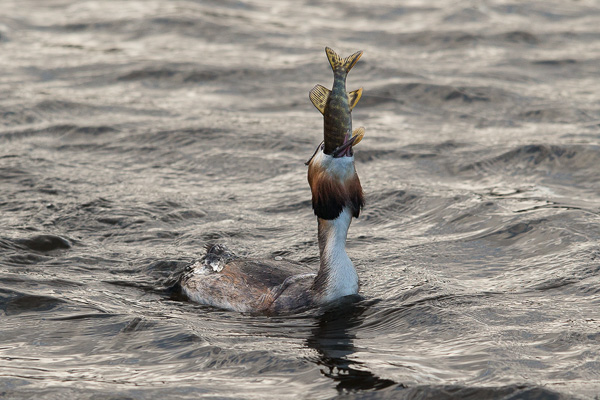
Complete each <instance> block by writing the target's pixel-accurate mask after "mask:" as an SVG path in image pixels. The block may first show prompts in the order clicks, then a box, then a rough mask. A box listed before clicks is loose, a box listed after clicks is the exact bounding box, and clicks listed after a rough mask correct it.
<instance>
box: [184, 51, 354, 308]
mask: <svg viewBox="0 0 600 400" xmlns="http://www.w3.org/2000/svg"><path fill="white" fill-rule="evenodd" d="M325 51H326V53H327V58H328V59H329V63H330V64H331V68H332V69H333V74H334V82H333V88H332V90H331V91H329V90H328V89H326V88H325V87H323V86H320V85H317V86H315V87H314V88H313V89H312V90H311V91H310V99H311V101H312V102H313V104H314V105H315V107H317V109H318V110H319V111H321V113H322V114H323V117H324V120H325V124H324V126H325V129H324V140H323V143H321V144H320V145H319V146H318V147H317V150H316V151H315V153H314V154H313V156H312V157H311V158H310V160H309V161H308V162H307V164H308V183H309V185H310V188H311V192H312V205H313V210H314V212H315V214H316V216H317V223H318V241H319V256H320V267H319V270H318V271H317V272H316V273H315V272H314V270H313V269H312V268H310V267H308V266H306V265H304V264H300V263H295V262H291V261H285V260H254V259H246V258H241V257H237V256H235V255H234V254H233V253H231V252H230V251H229V250H227V249H226V248H225V247H224V246H221V245H210V246H207V251H206V255H205V256H204V257H203V258H202V259H201V260H200V261H199V262H197V263H196V264H194V265H192V266H191V267H190V268H189V270H188V271H186V273H185V274H184V275H183V277H182V279H181V282H180V285H181V288H182V290H183V292H184V293H185V294H186V295H187V296H188V298H189V299H190V300H192V301H195V302H198V303H201V304H206V305H211V306H216V307H220V308H225V309H229V310H234V311H241V312H258V313H268V314H273V313H289V312H295V311H299V310H302V309H306V308H310V307H315V306H320V305H323V304H326V303H328V302H331V301H334V300H336V299H340V298H342V297H345V296H350V295H355V294H357V293H358V287H359V284H358V274H357V273H356V269H355V268H354V265H353V264H352V261H351V260H350V258H349V257H348V254H347V253H346V236H347V234H348V228H349V227H350V222H351V221H352V217H355V218H356V217H358V215H359V213H360V210H361V208H362V207H363V205H364V200H363V193H362V187H361V185H360V180H359V179H358V175H357V174H356V169H355V167H354V152H353V149H352V147H353V146H355V145H356V144H358V142H360V141H361V140H362V138H363V136H364V128H359V129H357V130H356V131H354V132H352V116H351V114H350V113H351V111H352V109H353V108H354V106H355V105H356V103H357V102H358V100H359V99H360V97H361V94H362V89H358V90H355V91H353V92H350V93H347V92H346V75H347V74H348V71H350V69H351V68H352V67H353V66H354V65H355V64H356V62H357V61H358V59H359V58H360V56H361V55H362V51H359V52H357V53H354V54H353V55H351V56H350V57H348V58H345V59H342V58H341V57H340V56H338V55H337V54H336V53H335V52H334V51H333V50H331V49H330V48H326V49H325Z"/></svg>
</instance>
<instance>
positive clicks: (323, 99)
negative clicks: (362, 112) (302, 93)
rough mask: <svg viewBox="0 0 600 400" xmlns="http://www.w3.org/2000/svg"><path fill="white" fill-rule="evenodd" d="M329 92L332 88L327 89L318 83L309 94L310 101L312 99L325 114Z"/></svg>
mask: <svg viewBox="0 0 600 400" xmlns="http://www.w3.org/2000/svg"><path fill="white" fill-rule="evenodd" d="M329 93H331V90H329V89H327V88H326V87H325V86H322V85H316V86H315V87H314V88H312V89H311V91H310V93H309V95H308V97H310V101H312V103H313V104H314V106H315V107H317V110H319V111H321V114H323V115H325V105H326V104H327V99H328V98H329ZM359 97H360V96H359Z"/></svg>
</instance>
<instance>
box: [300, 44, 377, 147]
mask: <svg viewBox="0 0 600 400" xmlns="http://www.w3.org/2000/svg"><path fill="white" fill-rule="evenodd" d="M325 53H326V54H327V59H328V60H329V64H331V69H332V70H333V87H332V89H331V90H329V89H327V88H326V87H324V86H322V85H316V86H315V87H314V88H312V89H311V91H310V93H309V98H310V101H311V102H312V104H313V105H314V106H315V107H316V108H317V110H319V111H320V112H321V114H323V119H324V133H323V143H324V149H323V152H324V153H325V154H328V155H333V156H334V157H340V156H343V155H350V154H351V152H352V146H355V145H356V144H358V143H359V142H360V141H361V140H362V138H363V136H364V134H365V129H364V128H363V127H360V128H358V129H357V130H355V131H354V132H353V131H352V114H351V112H352V109H353V108H354V107H355V106H356V104H357V103H358V101H359V100H360V98H361V96H362V92H363V89H362V88H360V89H357V90H354V91H352V92H346V76H347V75H348V72H350V70H351V69H352V67H354V65H355V64H356V63H357V61H358V59H359V58H360V57H361V56H362V54H363V52H362V51H357V52H356V53H354V54H352V55H351V56H349V57H346V58H342V57H340V56H339V55H338V54H337V53H336V52H335V51H333V50H332V49H331V48H329V47H325Z"/></svg>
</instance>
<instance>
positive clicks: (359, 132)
mask: <svg viewBox="0 0 600 400" xmlns="http://www.w3.org/2000/svg"><path fill="white" fill-rule="evenodd" d="M355 136H356V139H354V143H352V146H356V145H357V144H359V143H360V141H361V140H362V138H363V137H364V136H365V128H364V127H362V126H361V127H360V128H358V129H355V130H354V132H352V137H355Z"/></svg>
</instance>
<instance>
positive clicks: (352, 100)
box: [348, 88, 363, 111]
mask: <svg viewBox="0 0 600 400" xmlns="http://www.w3.org/2000/svg"><path fill="white" fill-rule="evenodd" d="M362 91H363V90H362V88H360V89H358V90H354V91H352V92H348V105H349V106H350V111H352V109H353V108H354V106H355V105H356V103H358V101H359V100H360V97H361V96H362Z"/></svg>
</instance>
